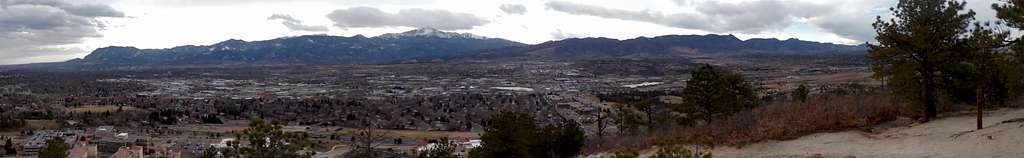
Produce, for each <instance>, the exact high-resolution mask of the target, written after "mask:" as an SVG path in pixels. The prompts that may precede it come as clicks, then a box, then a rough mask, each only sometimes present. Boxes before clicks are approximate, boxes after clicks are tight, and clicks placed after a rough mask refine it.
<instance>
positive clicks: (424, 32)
mask: <svg viewBox="0 0 1024 158" xmlns="http://www.w3.org/2000/svg"><path fill="white" fill-rule="evenodd" d="M401 37H436V38H467V39H486V37H483V36H477V35H474V34H470V33H456V32H444V31H441V30H438V29H435V28H429V27H427V28H419V29H415V30H409V31H405V32H402V33H388V34H383V35H380V36H377V38H401Z"/></svg>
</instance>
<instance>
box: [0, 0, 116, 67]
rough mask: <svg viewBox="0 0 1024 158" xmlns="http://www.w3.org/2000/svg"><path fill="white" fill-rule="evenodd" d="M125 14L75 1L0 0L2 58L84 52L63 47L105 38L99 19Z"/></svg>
mask: <svg viewBox="0 0 1024 158" xmlns="http://www.w3.org/2000/svg"><path fill="white" fill-rule="evenodd" d="M119 17H124V13H122V12H120V11H117V10H114V9H113V8H111V7H110V6H107V5H101V4H76V3H71V2H66V1H57V0H4V1H0V58H4V59H6V60H5V61H11V60H12V58H31V57H38V56H54V55H66V54H68V53H82V51H81V50H75V49H69V48H66V47H62V46H65V45H68V44H76V43H81V42H82V41H83V40H84V39H85V38H92V37H102V35H101V34H100V33H99V31H100V30H102V29H104V27H105V26H104V23H103V22H102V21H101V20H100V18H119Z"/></svg>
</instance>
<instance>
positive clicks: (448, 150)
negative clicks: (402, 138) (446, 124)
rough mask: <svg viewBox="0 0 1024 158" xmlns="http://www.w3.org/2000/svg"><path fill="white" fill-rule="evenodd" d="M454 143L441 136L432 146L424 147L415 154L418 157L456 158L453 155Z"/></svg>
mask: <svg viewBox="0 0 1024 158" xmlns="http://www.w3.org/2000/svg"><path fill="white" fill-rule="evenodd" d="M455 147H456V144H455V143H453V142H452V141H451V140H449V139H448V137H444V138H441V139H440V140H438V141H437V143H434V146H432V147H431V148H428V149H426V150H425V151H423V152H420V154H419V155H418V156H417V157H419V158H456V157H457V156H455Z"/></svg>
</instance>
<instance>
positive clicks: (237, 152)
mask: <svg viewBox="0 0 1024 158" xmlns="http://www.w3.org/2000/svg"><path fill="white" fill-rule="evenodd" d="M238 137H239V140H241V139H245V140H246V141H248V145H242V144H241V143H239V142H238V141H232V142H229V144H228V146H229V148H228V150H227V151H225V152H224V153H225V154H224V155H225V156H227V157H250V158H269V157H312V156H313V152H302V150H304V149H305V147H307V145H308V141H307V139H309V136H307V135H306V134H303V133H286V132H284V131H281V125H278V124H276V123H268V122H265V121H263V120H254V121H252V122H251V123H249V129H246V130H245V131H244V132H242V134H241V135H238Z"/></svg>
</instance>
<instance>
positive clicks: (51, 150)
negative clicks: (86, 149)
mask: <svg viewBox="0 0 1024 158" xmlns="http://www.w3.org/2000/svg"><path fill="white" fill-rule="evenodd" d="M70 149H71V146H69V145H68V144H67V143H64V138H61V137H53V138H50V140H47V141H46V147H45V148H43V149H42V150H39V158H64V157H67V156H68V150H70Z"/></svg>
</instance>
